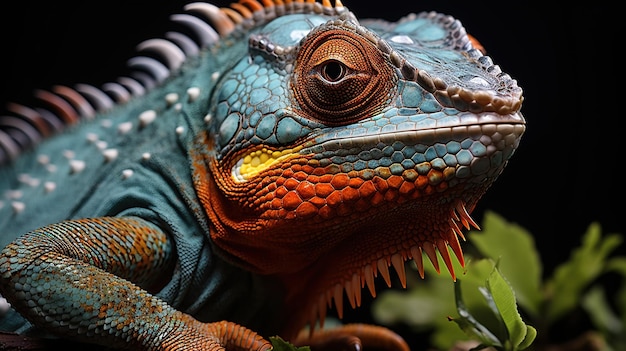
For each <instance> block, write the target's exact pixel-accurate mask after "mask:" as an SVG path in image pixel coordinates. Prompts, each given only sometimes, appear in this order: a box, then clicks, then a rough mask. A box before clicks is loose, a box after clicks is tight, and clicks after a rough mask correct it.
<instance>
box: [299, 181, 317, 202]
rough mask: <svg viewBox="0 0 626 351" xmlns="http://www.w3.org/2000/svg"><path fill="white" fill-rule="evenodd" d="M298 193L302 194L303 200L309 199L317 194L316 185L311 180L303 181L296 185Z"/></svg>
mask: <svg viewBox="0 0 626 351" xmlns="http://www.w3.org/2000/svg"><path fill="white" fill-rule="evenodd" d="M296 193H298V195H300V197H301V198H302V199H303V200H307V199H310V198H312V197H313V196H315V185H313V184H311V183H309V182H306V181H305V182H301V183H300V184H298V186H297V187H296Z"/></svg>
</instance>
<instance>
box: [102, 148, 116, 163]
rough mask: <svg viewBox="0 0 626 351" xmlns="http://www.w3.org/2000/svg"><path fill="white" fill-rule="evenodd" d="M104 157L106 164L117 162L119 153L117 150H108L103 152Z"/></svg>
mask: <svg viewBox="0 0 626 351" xmlns="http://www.w3.org/2000/svg"><path fill="white" fill-rule="evenodd" d="M102 156H104V161H105V162H111V161H115V159H117V156H119V151H117V149H106V150H104V151H102Z"/></svg>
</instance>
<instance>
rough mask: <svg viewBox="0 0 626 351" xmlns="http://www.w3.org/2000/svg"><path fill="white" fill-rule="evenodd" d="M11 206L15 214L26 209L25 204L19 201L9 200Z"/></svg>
mask: <svg viewBox="0 0 626 351" xmlns="http://www.w3.org/2000/svg"><path fill="white" fill-rule="evenodd" d="M11 208H12V209H13V212H14V213H16V214H18V213H22V212H24V210H25V209H26V204H25V203H23V202H20V201H13V202H11Z"/></svg>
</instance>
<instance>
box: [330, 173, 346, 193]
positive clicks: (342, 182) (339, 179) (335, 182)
mask: <svg viewBox="0 0 626 351" xmlns="http://www.w3.org/2000/svg"><path fill="white" fill-rule="evenodd" d="M349 183H350V177H348V175H347V174H336V175H335V176H334V177H333V179H332V180H331V181H330V184H331V185H332V186H333V187H334V188H335V189H337V190H339V189H343V188H345V187H347V186H348V184H349Z"/></svg>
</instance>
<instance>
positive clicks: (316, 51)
mask: <svg viewBox="0 0 626 351" xmlns="http://www.w3.org/2000/svg"><path fill="white" fill-rule="evenodd" d="M395 81H396V75H395V73H394V71H393V70H392V69H391V66H390V64H389V63H388V62H387V61H386V60H385V57H384V56H383V54H382V53H381V52H380V51H379V50H378V49H377V48H376V47H375V46H374V45H373V43H372V42H371V41H369V40H368V39H366V38H364V37H362V36H360V35H359V34H357V33H355V32H353V31H350V30H348V29H343V28H337V27H332V28H329V29H326V30H320V31H317V32H315V33H312V34H311V35H310V36H309V37H308V38H306V40H305V41H304V42H303V44H302V46H301V47H300V49H299V51H298V56H297V59H296V66H295V67H294V75H293V80H292V84H291V89H292V91H293V94H294V96H295V98H296V100H297V102H298V106H299V107H300V108H301V112H302V113H303V114H304V115H305V116H307V117H309V118H312V119H316V120H319V121H321V122H323V123H325V124H329V125H340V124H349V123H353V122H354V121H357V120H359V119H362V118H365V117H369V116H372V115H375V114H376V113H378V112H380V111H381V110H382V108H383V107H384V106H385V104H386V103H387V102H388V101H389V98H390V96H391V95H392V94H393V93H394V92H395V86H396V84H395Z"/></svg>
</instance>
